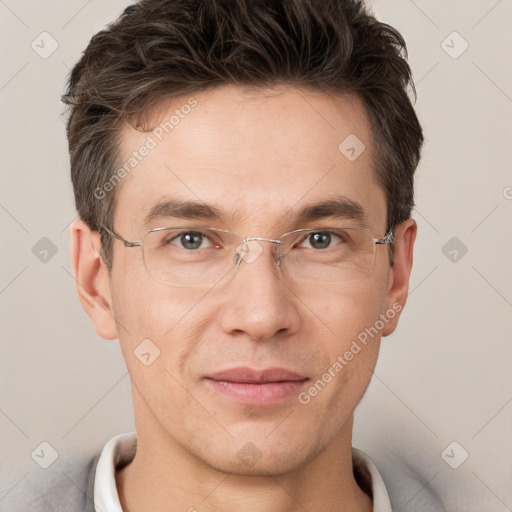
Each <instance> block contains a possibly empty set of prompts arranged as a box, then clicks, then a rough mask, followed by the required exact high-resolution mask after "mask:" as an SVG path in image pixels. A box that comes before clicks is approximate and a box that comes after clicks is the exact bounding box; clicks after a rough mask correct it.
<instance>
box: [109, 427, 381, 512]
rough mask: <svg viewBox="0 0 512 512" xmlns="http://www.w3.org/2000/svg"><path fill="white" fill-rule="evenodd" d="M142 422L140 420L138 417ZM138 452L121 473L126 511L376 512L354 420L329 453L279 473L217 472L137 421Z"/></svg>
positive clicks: (118, 478)
mask: <svg viewBox="0 0 512 512" xmlns="http://www.w3.org/2000/svg"><path fill="white" fill-rule="evenodd" d="M136 420H137V418H136ZM136 425H137V452H136V455H135V458H134V459H133V461H132V462H131V463H130V464H128V465H127V466H125V467H124V468H122V469H121V470H118V471H117V472H116V483H117V489H118V493H119V498H120V502H121V506H122V508H123V511H124V512H143V511H146V510H151V511H152V512H171V511H176V510H179V511H183V512H186V511H187V512H213V511H218V510H222V511H224V512H231V511H233V512H234V511H238V510H258V511H259V512H275V511H276V510H279V511H283V512H303V511H304V510H307V511H308V512H320V511H322V512H325V511H326V510H329V511H336V512H344V511H346V512H348V511H350V512H371V510H372V500H371V498H369V497H368V496H367V495H366V494H365V493H364V492H363V491H362V490H361V489H360V488H359V487H358V485H357V483H356V481H355V479H354V475H353V471H352V446H351V442H352V435H351V434H352V418H350V420H349V421H347V424H346V425H344V426H343V427H342V429H340V431H339V432H338V434H337V435H336V437H335V438H334V439H333V440H332V441H331V443H330V444H329V445H328V446H327V448H326V449H325V450H323V451H322V452H321V453H319V454H318V455H317V456H315V457H314V458H312V459H311V460H309V461H307V462H305V463H304V464H302V465H300V467H298V468H297V469H295V470H293V471H290V472H287V473H285V474H278V475H243V474H236V473H226V472H223V471H219V470H218V469H215V468H213V467H212V466H211V465H208V464H206V463H205V462H204V461H203V460H200V459H199V458H198V457H196V456H195V455H193V454H192V453H190V452H189V451H187V450H186V449H185V447H184V446H182V445H181V444H179V443H177V442H176V441H175V440H174V439H173V438H172V437H171V436H169V434H168V433H167V432H165V431H163V430H162V428H161V427H160V426H159V425H158V424H157V423H156V422H155V424H152V423H151V421H149V422H148V421H147V420H145V421H143V422H137V421H136Z"/></svg>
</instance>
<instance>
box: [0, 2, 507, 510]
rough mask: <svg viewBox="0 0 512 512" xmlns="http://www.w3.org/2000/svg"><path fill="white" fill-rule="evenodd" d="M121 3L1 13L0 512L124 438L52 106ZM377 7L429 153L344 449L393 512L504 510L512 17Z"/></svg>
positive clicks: (491, 7)
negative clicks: (395, 37)
mask: <svg viewBox="0 0 512 512" xmlns="http://www.w3.org/2000/svg"><path fill="white" fill-rule="evenodd" d="M129 3H131V2H128V1H124V0H123V1H121V0H114V1H109V2H100V1H99V0H89V1H84V0H66V1H64V0H59V1H57V0H51V1H50V0H48V1H45V2H36V1H29V0H5V1H4V0H0V34H1V35H0V37H1V46H2V50H3V52H2V65H1V67H0V106H1V107H0V108H1V132H0V144H1V155H2V161H1V169H2V187H1V189H0V223H1V228H2V229H1V233H2V234H3V236H2V240H3V243H2V244H1V248H0V251H1V273H0V308H1V337H2V340H1V356H0V375H1V387H0V442H1V447H0V449H1V452H0V509H1V508H2V507H1V505H2V501H1V500H2V498H3V497H4V496H6V495H8V494H9V493H10V492H11V491H12V489H14V488H15V487H16V486H18V485H24V481H25V479H28V480H30V479H31V478H37V477H38V475H39V473H40V472H44V471H50V470H52V471H59V465H60V464H63V461H64V460H66V458H68V457H70V456H72V455H75V454H77V453H92V452H94V451H96V450H99V449H100V448H101V447H102V446H103V444H104V443H105V442H106V441H107V440H108V439H109V438H110V437H112V436H113V435H115V434H118V433H121V432H127V431H131V430H133V429H134V425H133V418H132V406H131V397H130V386H129V378H128V375H127V372H126V368H125V365H124V361H123V358H122V355H121V352H120V349H119V345H118V342H117V341H106V340H103V339H101V338H99V337H98V336H97V335H96V333H95V331H94V329H93V327H92V324H91V322H90V321H89V318H88V317H87V315H86V314H85V313H84V312H83V311H82V309H81V307H80V304H79V302H78V298H77V296H76V291H75V282H74V280H73V277H72V273H71V267H70V262H69V239H70V237H69V225H70V223H71V222H72V220H73V219H74V218H75V215H76V213H75V210H74V203H73V194H72V188H71V182H70V177H69V159H68V153H67V141H66V138H65V125H64V117H63V116H62V115H61V114H62V112H63V105H62V104H61V103H60V99H59V98H60V94H61V93H62V92H63V90H64V84H65V81H66V78H67V74H68V72H69V70H70V68H71V67H72V65H73V64H74V63H75V62H76V61H77V60H78V58H79V56H80V53H81V52H82V51H83V50H84V49H85V47H86V45H87V43H88V41H89V39H90V38H91V36H92V35H93V34H94V33H96V32H97V31H98V30H100V29H101V28H102V27H103V26H104V25H105V24H106V23H108V22H110V21H112V20H114V19H115V18H116V17H117V16H118V15H119V14H120V13H121V12H122V10H123V8H124V7H125V6H126V5H128V4H129ZM373 8H374V10H375V12H376V14H377V16H378V17H379V18H380V19H382V20H383V21H386V22H388V23H390V24H391V25H393V26H394V27H396V28H398V29H399V30H400V31H401V32H402V34H403V35H404V37H405V39H406V41H407V43H408V48H409V56H410V63H411V66H412V69H413V73H414V80H415V83H416V87H417V94H418V100H417V102H416V108H417V111H418V114H419V117H420V121H421V122H422V124H423V127H424V130H425V136H426V145H425V147H424V151H423V159H422V162H421V164H420V166H419V169H418V171H417V178H416V208H415V210H414V213H413V218H414V219H415V220H416V221H417V223H418V227H419V231H418V238H417V241H416V247H415V259H414V268H413V272H412V278H411V288H410V295H409V299H408V302H407V305H406V308H405V311H404V313H403V315H402V319H401V321H400V324H399V328H398V330H397V331H396V332H395V333H394V334H393V335H392V336H391V337H388V338H384V339H383V343H382V349H381V355H380V360H379V363H378V365H377V369H376V372H375V377H374V379H373V381H372V384H371V385H370V388H369V390H368V392H367V394H366V396H365V397H364V399H363V401H362V403H361V404H360V406H359V408H358V409H357V413H356V424H355V435H354V444H355V446H357V447H359V448H362V449H363V450H365V451H366V452H367V453H368V454H369V455H370V456H371V457H372V458H373V460H374V461H375V462H376V464H377V466H378V467H379V469H381V471H382V472H383V474H384V477H385V480H386V483H387V484H388V486H389V487H390V489H391V490H392V493H393V495H395V496H398V501H399V503H397V506H398V508H397V510H403V511H412V510H422V508H421V500H422V495H423V493H426V492H427V490H428V488H429V487H430V488H432V489H434V490H435V492H437V493H438V494H439V495H440V496H441V497H442V499H443V503H444V505H445V507H446V510H449V511H459V510H460V511H483V510H485V511H496V512H505V511H507V510H509V511H510V510H512V462H511V459H512V378H511V373H512V372H511V368H512V347H511V326H510V323H511V313H512V271H511V255H512V222H511V220H512V173H511V151H510V147H511V142H512V137H511V135H512V134H511V132H512V128H511V126H512V124H511V120H512V67H511V66H510V62H511V53H512V52H511V48H512V31H510V24H511V22H512V1H511V0H499V1H496V0H478V1H472V2H468V1H462V0H449V1H442V0H431V1H427V0H415V1H413V0H375V1H374V2H373ZM52 51H53V52H52ZM43 442H45V443H48V444H49V445H50V446H48V445H46V444H45V445H41V443H43ZM453 443H455V444H453ZM41 450H42V451H41ZM38 453H39V454H40V453H45V457H46V462H45V461H42V460H41V458H40V460H38V457H37V456H36V455H37V454H38ZM52 455H53V456H57V458H56V460H55V461H54V462H53V464H52V465H51V467H50V469H46V470H45V469H43V468H42V467H40V465H41V464H43V465H44V464H45V463H49V462H51V458H52ZM466 457H467V458H466ZM452 466H453V467H452ZM407 475H409V476H407ZM411 475H412V476H411ZM28 480H27V481H28Z"/></svg>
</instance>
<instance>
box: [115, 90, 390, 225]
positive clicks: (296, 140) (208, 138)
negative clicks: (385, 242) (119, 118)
mask: <svg viewBox="0 0 512 512" xmlns="http://www.w3.org/2000/svg"><path fill="white" fill-rule="evenodd" d="M151 121H152V127H153V130H152V131H151V132H140V131H137V130H135V129H134V128H133V127H131V126H125V127H124V128H123V129H122V132H121V144H120V152H119V163H120V166H123V165H124V167H125V169H126V170H127V171H128V172H126V173H124V174H125V177H123V178H122V181H121V183H120V186H119V190H118V191H117V194H118V196H117V201H116V212H115V218H116V221H115V226H116V227H117V229H121V227H122V229H124V230H125V232H129V233H133V234H135V233H138V232H139V230H140V229H142V227H143V222H144V219H145V218H146V217H147V215H148V213H149V212H150V210H151V209H152V208H153V207H154V206H155V204H156V203H158V202H161V201H162V200H163V199H171V200H178V201H195V202H201V203H207V204H208V205H212V206H214V207H215V208H216V209H217V210H219V211H221V212H222V214H223V215H224V214H226V216H229V218H230V220H231V221H232V222H234V223H244V222H245V223H251V225H252V226H253V227H255V228H256V227H258V228H261V229H265V228H266V227H269V226H273V225H275V223H276V220H278V219H286V218H288V217H289V216H290V212H294V211H299V210H300V209H301V208H303V207H304V206H306V205H309V204H314V203H317V202H319V201H325V200H326V199H331V198H333V197H337V196H344V197H346V198H348V199H349V200H351V201H353V202H357V203H359V204H361V205H362V206H363V208H364V210H365V213H366V215H367V217H368V220H369V223H370V224H373V227H374V228H375V227H378V228H379V229H380V225H381V224H384V221H382V222H379V220H382V219H383V215H384V216H385V211H386V205H385V198H384V193H383V191H382V190H381V188H380V186H379V185H378V183H377V180H376V177H375V170H374V163H375V155H374V147H373V142H372V132H371V128H370V124H369V121H368V117H367V114H366V111H365V109H364V107H363V105H362V103H361V102H360V101H359V100H358V99H357V98H355V97H353V96H348V95H345V96H330V95H325V94H322V93H320V92H313V91H306V90H303V89H297V88H285V87H281V88H273V89H265V90H261V89H260V90H252V91H249V90H242V89H241V88H239V87H235V86H223V87H219V88H214V89H211V90H208V91H204V92H201V93H197V94H194V95H191V96H186V97H182V98H178V99H176V98H175V99H173V100H172V101H170V100H167V101H166V102H163V103H162V104H160V105H159V108H158V110H155V111H154V112H153V114H152V119H151ZM127 164H128V165H127ZM130 164H131V165H130ZM153 227H155V226H153ZM230 227H231V228H235V227H236V226H233V225H231V226H230ZM369 227H372V226H369ZM382 229H384V226H382ZM127 230H128V231H127Z"/></svg>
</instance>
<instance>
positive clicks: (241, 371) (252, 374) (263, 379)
mask: <svg viewBox="0 0 512 512" xmlns="http://www.w3.org/2000/svg"><path fill="white" fill-rule="evenodd" d="M206 378H207V379H212V380H216V381H220V382H234V383H240V384H265V383H272V382H298V381H304V380H307V377H305V376H304V375H299V374H297V373H295V372H292V371H289V370H286V369H284V368H268V369H265V370H253V369H251V368H248V367H240V368H233V369H231V370H225V371H222V372H218V373H214V374H211V375H208V376H207V377H206Z"/></svg>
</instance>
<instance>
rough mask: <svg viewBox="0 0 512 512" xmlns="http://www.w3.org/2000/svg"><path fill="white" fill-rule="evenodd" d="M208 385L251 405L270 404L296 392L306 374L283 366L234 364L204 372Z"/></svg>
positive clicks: (303, 382) (223, 394)
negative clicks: (239, 365)
mask: <svg viewBox="0 0 512 512" xmlns="http://www.w3.org/2000/svg"><path fill="white" fill-rule="evenodd" d="M204 380H205V382H206V384H207V385H208V387H209V388H210V389H212V390H214V391H215V392H216V393H218V396H224V397H227V398H228V399H229V400H235V402H236V403H242V404H244V405H252V406H270V405H275V404H278V403H280V402H283V401H284V400H287V399H291V398H292V397H293V396H296V395H297V394H298V393H299V392H300V391H301V390H302V389H303V387H304V386H305V383H306V382H307V381H309V378H308V377H306V376H304V375H301V374H298V373H295V372H292V371H290V370H286V369H284V368H267V369H265V370H253V369H252V368H248V367H241V368H233V369H231V370H225V371H222V372H217V373H213V374H211V375H207V376H206V377H205V378H204Z"/></svg>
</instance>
